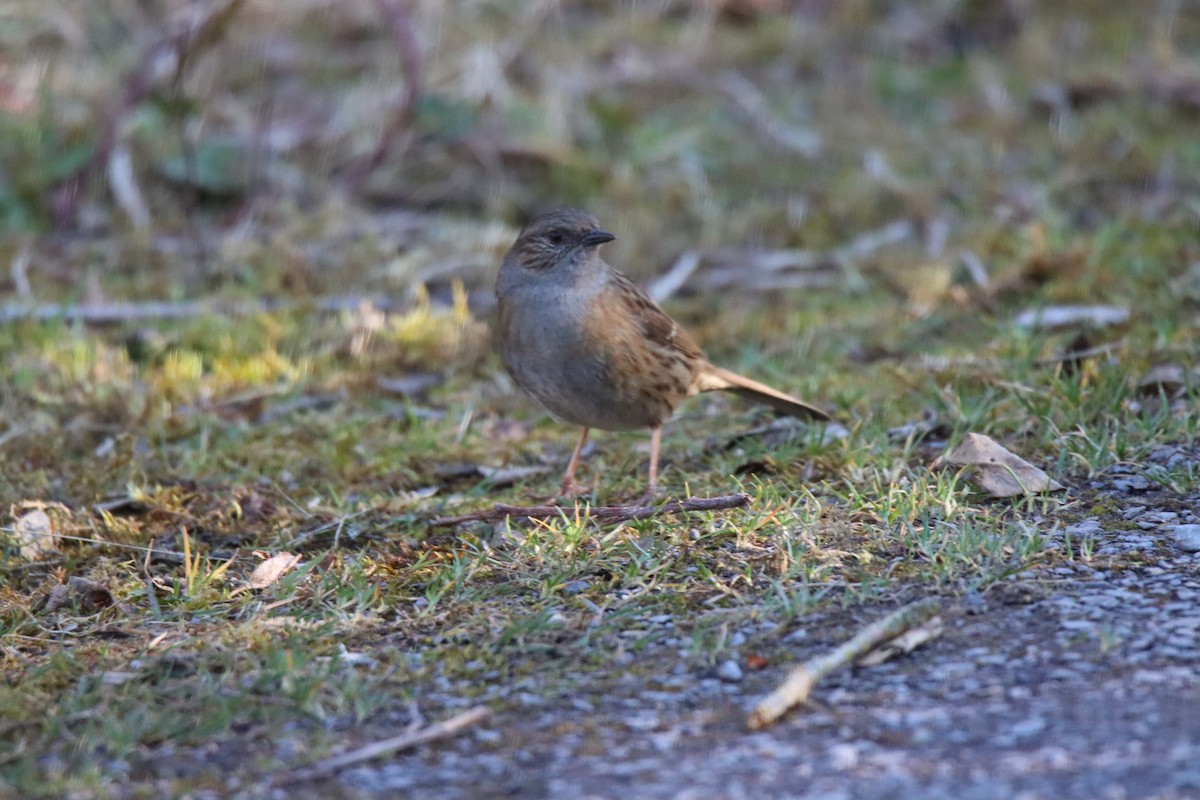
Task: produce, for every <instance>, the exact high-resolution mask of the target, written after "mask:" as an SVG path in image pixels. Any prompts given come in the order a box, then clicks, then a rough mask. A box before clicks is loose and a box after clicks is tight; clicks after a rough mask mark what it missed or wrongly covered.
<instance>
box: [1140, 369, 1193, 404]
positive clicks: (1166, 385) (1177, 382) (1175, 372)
mask: <svg viewBox="0 0 1200 800" xmlns="http://www.w3.org/2000/svg"><path fill="white" fill-rule="evenodd" d="M1198 382H1200V381H1198V380H1197V376H1196V375H1195V374H1194V373H1192V372H1191V371H1190V370H1187V369H1185V368H1184V367H1182V366H1180V365H1179V364H1159V365H1158V366H1157V367H1151V369H1150V371H1149V372H1147V373H1146V374H1145V376H1144V377H1143V378H1142V379H1141V380H1140V381H1138V390H1139V391H1140V392H1142V393H1143V394H1158V393H1159V392H1160V391H1161V392H1163V393H1164V394H1166V395H1167V396H1168V397H1179V396H1181V395H1182V394H1183V393H1184V392H1185V391H1186V390H1187V389H1188V388H1190V387H1192V386H1195V385H1196V384H1197V383H1198Z"/></svg>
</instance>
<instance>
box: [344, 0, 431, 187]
mask: <svg viewBox="0 0 1200 800" xmlns="http://www.w3.org/2000/svg"><path fill="white" fill-rule="evenodd" d="M375 8H376V9H378V11H379V15H380V16H381V17H383V21H384V23H385V24H386V25H387V28H388V31H389V32H390V33H391V34H392V39H393V40H394V41H395V43H396V51H397V52H398V53H399V55H400V69H401V70H402V71H403V73H404V94H403V96H402V97H401V99H400V103H399V105H398V106H397V108H396V111H395V112H394V113H393V114H392V118H391V120H390V121H389V122H388V126H387V127H386V128H385V129H384V131H383V135H382V136H380V137H379V141H378V142H376V144H375V149H374V150H373V151H371V154H370V155H368V156H367V157H366V158H364V159H363V160H362V161H361V162H359V163H358V164H357V165H355V166H354V167H352V168H351V169H350V171H349V174H348V175H347V176H346V188H348V189H349V190H350V191H352V192H353V191H357V190H358V189H359V188H360V187H361V186H362V185H363V183H364V182H366V180H367V178H369V177H370V176H371V173H372V172H374V171H375V170H376V169H377V168H378V167H379V165H380V164H382V163H383V160H384V159H385V158H387V154H388V153H389V152H391V150H392V148H393V147H394V146H395V144H396V140H397V139H398V138H399V137H400V134H401V132H403V131H404V130H405V129H406V128H408V126H409V125H410V124H411V123H412V119H413V116H414V114H415V113H416V109H417V101H418V100H420V99H421V92H422V91H423V89H422V83H423V77H422V74H421V73H422V62H421V47H420V44H419V43H418V41H417V34H416V30H415V28H414V26H413V22H412V14H411V13H410V12H409V10H408V8H406V7H405V6H404V4H403V3H401V2H394V0H375Z"/></svg>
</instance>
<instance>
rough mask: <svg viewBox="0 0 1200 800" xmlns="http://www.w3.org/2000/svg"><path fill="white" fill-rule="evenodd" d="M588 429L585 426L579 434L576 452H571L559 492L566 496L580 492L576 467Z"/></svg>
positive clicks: (572, 495)
mask: <svg viewBox="0 0 1200 800" xmlns="http://www.w3.org/2000/svg"><path fill="white" fill-rule="evenodd" d="M587 438H588V429H587V428H584V429H583V432H582V433H580V434H579V442H578V443H577V444H576V445H575V452H574V453H571V460H570V462H568V463H567V471H566V474H564V475H563V479H562V486H561V487H560V488H559V490H558V492H559V494H561V495H562V496H564V497H574V496H575V495H577V494H579V493H580V489H581V488H582V487H580V485H579V484H577V483H575V468H576V467H578V466H579V454H580V453H582V452H583V446H584V444H586V443H587Z"/></svg>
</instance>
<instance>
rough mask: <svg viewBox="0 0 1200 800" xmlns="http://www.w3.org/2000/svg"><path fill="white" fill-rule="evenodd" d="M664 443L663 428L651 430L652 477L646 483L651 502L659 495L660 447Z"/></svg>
mask: <svg viewBox="0 0 1200 800" xmlns="http://www.w3.org/2000/svg"><path fill="white" fill-rule="evenodd" d="M661 441H662V428H651V429H650V476H649V479H648V480H647V481H646V495H647V496H648V497H649V498H650V500H653V499H654V495H656V494H657V493H658V445H659V443H660V442H661Z"/></svg>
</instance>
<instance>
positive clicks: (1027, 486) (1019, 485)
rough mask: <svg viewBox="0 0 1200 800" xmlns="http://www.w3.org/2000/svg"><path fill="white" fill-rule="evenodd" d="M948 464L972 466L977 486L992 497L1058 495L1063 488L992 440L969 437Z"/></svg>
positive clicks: (978, 435) (948, 456)
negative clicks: (1039, 494) (1054, 493)
mask: <svg viewBox="0 0 1200 800" xmlns="http://www.w3.org/2000/svg"><path fill="white" fill-rule="evenodd" d="M942 460H943V461H945V463H947V464H953V465H955V466H962V467H966V466H973V467H975V468H976V471H975V478H974V480H975V482H976V483H977V484H979V486H980V488H981V489H983V490H984V491H985V492H987V493H988V494H989V495H991V496H992V497H1014V496H1016V495H1021V494H1037V493H1038V492H1057V491H1058V490H1060V489H1062V488H1063V487H1062V484H1060V483H1059V482H1058V481H1056V480H1054V479H1053V478H1051V477H1050V476H1049V475H1047V474H1046V473H1045V472H1043V471H1042V470H1040V469H1038V468H1037V467H1035V466H1033V465H1032V464H1030V463H1029V462H1028V461H1026V460H1025V459H1023V458H1021V457H1020V456H1017V455H1015V454H1013V453H1011V452H1009V451H1008V450H1005V449H1004V448H1003V447H1001V446H1000V444H999V443H997V442H996V440H995V439H992V438H991V437H989V436H984V435H983V434H981V433H968V434H967V437H966V438H965V439H963V441H962V444H960V445H959V446H958V447H956V448H954V450H952V451H951V452H949V453H947V454H946V455H944V456H943V457H942Z"/></svg>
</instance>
